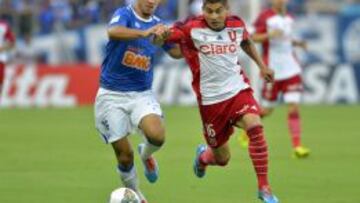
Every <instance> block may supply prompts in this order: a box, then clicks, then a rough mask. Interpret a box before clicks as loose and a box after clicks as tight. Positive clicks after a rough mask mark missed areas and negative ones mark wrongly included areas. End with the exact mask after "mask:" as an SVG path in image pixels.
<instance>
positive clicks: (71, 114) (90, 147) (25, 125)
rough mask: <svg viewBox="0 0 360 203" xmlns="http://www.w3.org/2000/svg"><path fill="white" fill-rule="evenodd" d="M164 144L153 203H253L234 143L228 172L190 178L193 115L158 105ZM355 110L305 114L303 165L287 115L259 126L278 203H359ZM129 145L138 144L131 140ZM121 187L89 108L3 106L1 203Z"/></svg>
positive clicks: (53, 200)
mask: <svg viewBox="0 0 360 203" xmlns="http://www.w3.org/2000/svg"><path fill="white" fill-rule="evenodd" d="M164 112H165V116H166V127H167V142H166V145H165V146H164V148H163V149H162V150H161V151H160V152H159V153H157V154H156V157H157V160H158V162H159V164H160V178H159V180H158V182H157V183H156V184H149V183H147V182H146V180H145V178H144V175H143V170H142V167H141V165H140V162H139V159H138V156H137V154H136V165H137V169H138V174H139V177H140V181H141V187H142V189H143V192H144V193H145V194H146V195H147V197H148V200H149V202H150V203H256V202H259V201H258V200H257V199H256V182H255V175H254V172H253V169H252V166H251V163H250V160H249V158H248V153H247V151H246V150H245V149H242V148H240V147H239V145H238V144H237V134H235V136H233V137H232V139H231V141H230V143H231V150H232V151H231V152H232V158H231V161H230V163H229V165H228V166H227V167H226V168H215V167H212V168H209V170H208V172H207V175H206V177H205V178H204V179H201V180H199V179H197V178H195V176H194V175H193V173H192V162H193V158H194V154H195V147H196V146H197V145H198V144H199V143H201V142H203V138H202V136H201V131H202V130H201V125H200V120H199V115H198V111H197V108H189V107H164ZM359 115H360V106H307V107H302V117H303V135H304V136H303V137H304V143H305V145H306V146H308V147H309V148H311V150H312V154H311V157H310V158H309V159H306V160H296V159H293V158H291V155H290V150H291V148H290V141H289V136H288V133H287V126H286V108H285V107H281V108H279V109H277V110H276V111H275V113H274V115H273V116H272V117H269V118H268V119H265V120H264V124H265V129H266V136H267V140H268V143H269V148H270V180H271V183H272V185H273V191H274V192H275V193H276V194H277V196H278V197H279V198H280V200H281V202H282V203H359V202H360V195H359V188H360V147H359V143H360V133H359V129H360V116H359ZM131 140H132V142H133V144H134V146H135V145H136V144H137V143H139V141H140V140H141V139H140V137H139V136H133V137H132V138H131ZM119 186H120V182H119V178H118V175H117V173H116V170H115V158H114V155H113V152H112V150H111V148H110V147H109V146H107V145H105V144H103V143H102V140H101V139H100V138H99V136H98V135H97V132H96V130H95V129H94V125H93V111H92V107H85V108H76V109H47V110H40V109H0V202H1V203H64V202H67V203H106V202H107V199H108V196H109V194H110V192H111V191H112V190H113V189H115V188H116V187H119Z"/></svg>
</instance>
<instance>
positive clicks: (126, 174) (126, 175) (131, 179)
mask: <svg viewBox="0 0 360 203" xmlns="http://www.w3.org/2000/svg"><path fill="white" fill-rule="evenodd" d="M117 171H118V173H119V175H120V179H121V181H122V183H123V184H124V186H125V187H127V188H130V189H133V190H135V191H136V190H138V188H139V181H138V178H137V174H136V168H135V166H134V165H133V166H132V167H131V169H130V170H128V171H123V170H121V169H120V167H118V170H117Z"/></svg>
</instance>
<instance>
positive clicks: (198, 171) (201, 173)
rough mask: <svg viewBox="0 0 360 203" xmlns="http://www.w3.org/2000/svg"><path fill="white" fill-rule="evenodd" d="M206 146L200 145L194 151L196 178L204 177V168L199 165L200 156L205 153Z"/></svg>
mask: <svg viewBox="0 0 360 203" xmlns="http://www.w3.org/2000/svg"><path fill="white" fill-rule="evenodd" d="M206 149H207V146H206V145H204V144H200V145H199V146H198V147H197V149H196V154H195V160H194V166H193V168H194V173H195V175H196V176H197V177H198V178H202V177H204V176H205V168H204V167H201V165H200V155H201V154H202V153H204V152H205V150H206Z"/></svg>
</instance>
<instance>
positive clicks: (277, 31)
mask: <svg viewBox="0 0 360 203" xmlns="http://www.w3.org/2000/svg"><path fill="white" fill-rule="evenodd" d="M283 35H284V32H283V31H282V30H280V29H275V30H272V31H270V32H269V38H270V39H273V38H280V37H282V36H283Z"/></svg>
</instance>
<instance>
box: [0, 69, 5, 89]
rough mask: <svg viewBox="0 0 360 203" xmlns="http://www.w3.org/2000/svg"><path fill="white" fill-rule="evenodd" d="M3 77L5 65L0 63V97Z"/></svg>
mask: <svg viewBox="0 0 360 203" xmlns="http://www.w3.org/2000/svg"><path fill="white" fill-rule="evenodd" d="M4 77H5V65H4V64H3V63H1V62H0V95H1V89H2V85H3V83H4Z"/></svg>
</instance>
